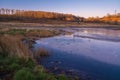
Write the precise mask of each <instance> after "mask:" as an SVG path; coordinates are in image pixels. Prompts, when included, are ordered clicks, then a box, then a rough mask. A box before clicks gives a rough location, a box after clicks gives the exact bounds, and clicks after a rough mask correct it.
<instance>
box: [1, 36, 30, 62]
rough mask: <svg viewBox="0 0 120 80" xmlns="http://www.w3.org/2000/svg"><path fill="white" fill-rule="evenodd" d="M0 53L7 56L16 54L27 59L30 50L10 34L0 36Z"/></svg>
mask: <svg viewBox="0 0 120 80" xmlns="http://www.w3.org/2000/svg"><path fill="white" fill-rule="evenodd" d="M0 53H1V54H2V55H7V56H17V57H19V58H24V59H26V60H28V59H29V58H31V57H32V55H31V54H30V53H31V51H30V50H29V49H28V48H27V46H25V45H24V44H23V43H22V42H21V41H20V40H19V39H18V38H15V37H13V36H10V35H4V36H0Z"/></svg>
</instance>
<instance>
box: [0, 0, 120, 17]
mask: <svg viewBox="0 0 120 80" xmlns="http://www.w3.org/2000/svg"><path fill="white" fill-rule="evenodd" d="M0 8H10V9H24V10H41V11H51V12H60V13H70V14H74V15H77V16H83V17H88V16H89V17H91V16H104V15H106V14H107V13H110V14H113V13H114V12H115V10H117V12H120V0H0Z"/></svg>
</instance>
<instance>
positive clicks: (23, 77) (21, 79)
mask: <svg viewBox="0 0 120 80" xmlns="http://www.w3.org/2000/svg"><path fill="white" fill-rule="evenodd" d="M13 79H14V80H34V75H33V74H32V73H31V72H30V71H29V69H27V68H23V69H21V70H19V71H17V72H16V73H15V75H14V77H13Z"/></svg>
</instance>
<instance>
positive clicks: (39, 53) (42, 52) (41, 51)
mask: <svg viewBox="0 0 120 80" xmlns="http://www.w3.org/2000/svg"><path fill="white" fill-rule="evenodd" d="M48 55H49V53H48V51H47V50H45V49H44V48H40V49H38V50H36V51H35V52H34V57H35V58H40V57H41V56H42V57H45V56H48Z"/></svg>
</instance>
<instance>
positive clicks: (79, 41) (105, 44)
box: [35, 28, 120, 80]
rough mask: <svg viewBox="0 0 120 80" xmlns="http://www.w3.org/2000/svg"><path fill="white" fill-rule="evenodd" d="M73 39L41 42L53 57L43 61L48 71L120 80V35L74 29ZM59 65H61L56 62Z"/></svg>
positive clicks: (96, 30)
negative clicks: (61, 70) (72, 72)
mask: <svg viewBox="0 0 120 80" xmlns="http://www.w3.org/2000/svg"><path fill="white" fill-rule="evenodd" d="M69 31H72V32H74V33H73V34H71V35H61V36H56V37H51V38H44V39H41V40H37V41H36V42H37V44H35V47H36V48H39V47H41V46H42V47H44V48H46V49H47V50H48V51H50V53H51V56H49V57H47V58H43V59H42V62H41V63H42V64H43V65H44V66H45V67H46V68H50V67H53V66H59V67H60V68H61V69H65V70H73V71H76V72H78V73H77V75H78V76H79V74H81V73H83V74H85V75H89V76H92V77H94V78H96V79H99V80H120V32H118V31H116V30H108V29H92V28H91V29H89V28H81V29H71V30H69ZM56 61H57V64H55V62H56Z"/></svg>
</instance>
